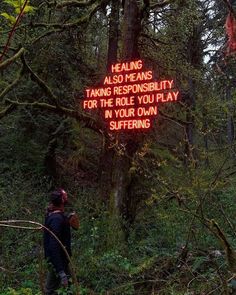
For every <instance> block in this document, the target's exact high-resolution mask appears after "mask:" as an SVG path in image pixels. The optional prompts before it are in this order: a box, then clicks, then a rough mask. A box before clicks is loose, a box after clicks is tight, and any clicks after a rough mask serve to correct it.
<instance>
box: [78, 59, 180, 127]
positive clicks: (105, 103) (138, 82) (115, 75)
mask: <svg viewBox="0 0 236 295" xmlns="http://www.w3.org/2000/svg"><path fill="white" fill-rule="evenodd" d="M178 99H179V91H177V90H176V89H175V88H174V81H173V80H161V81H153V73H152V71H150V70H143V62H142V61H141V60H137V61H131V62H123V63H116V64H113V65H111V74H110V75H108V76H106V77H105V78H104V81H103V85H102V86H101V87H97V88H88V89H86V90H85V98H84V100H83V109H84V110H88V111H93V110H96V109H101V110H102V113H103V117H104V119H105V120H106V121H107V123H108V126H109V129H110V130H112V131H113V130H114V131H115V130H133V129H149V128H150V127H151V126H152V121H153V118H154V117H155V116H157V114H158V104H159V103H166V102H175V101H177V100H178Z"/></svg>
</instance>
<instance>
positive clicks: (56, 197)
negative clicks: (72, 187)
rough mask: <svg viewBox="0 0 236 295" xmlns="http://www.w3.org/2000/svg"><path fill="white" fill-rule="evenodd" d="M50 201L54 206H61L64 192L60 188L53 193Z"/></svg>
mask: <svg viewBox="0 0 236 295" xmlns="http://www.w3.org/2000/svg"><path fill="white" fill-rule="evenodd" d="M50 201H51V203H52V204H53V205H54V206H60V205H61V204H62V203H63V200H62V192H61V190H60V189H59V190H56V191H53V192H52V193H51V198H50Z"/></svg>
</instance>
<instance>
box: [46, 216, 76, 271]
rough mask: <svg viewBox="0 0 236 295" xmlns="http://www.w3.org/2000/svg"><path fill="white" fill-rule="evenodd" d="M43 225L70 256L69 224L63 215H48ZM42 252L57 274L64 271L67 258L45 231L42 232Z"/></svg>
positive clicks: (59, 246)
mask: <svg viewBox="0 0 236 295" xmlns="http://www.w3.org/2000/svg"><path fill="white" fill-rule="evenodd" d="M44 225H45V226H46V227H47V228H48V229H49V230H51V231H52V232H53V233H54V234H55V235H56V236H57V237H58V238H59V240H60V241H61V242H62V244H63V245H64V246H65V248H66V250H67V252H68V254H69V255H70V256H71V233H70V224H69V221H68V218H67V217H66V216H65V215H64V213H62V212H55V213H54V212H50V213H48V214H47V215H46V218H45V224H44ZM44 252H45V258H46V259H47V260H48V261H49V262H51V263H52V265H53V266H54V268H55V270H56V272H57V273H58V272H60V271H65V269H66V268H67V265H68V263H69V261H68V258H67V257H66V254H65V252H64V250H63V249H62V247H61V245H60V244H59V243H58V241H57V240H56V239H55V238H54V237H53V236H52V235H51V234H50V233H49V232H48V231H47V230H44Z"/></svg>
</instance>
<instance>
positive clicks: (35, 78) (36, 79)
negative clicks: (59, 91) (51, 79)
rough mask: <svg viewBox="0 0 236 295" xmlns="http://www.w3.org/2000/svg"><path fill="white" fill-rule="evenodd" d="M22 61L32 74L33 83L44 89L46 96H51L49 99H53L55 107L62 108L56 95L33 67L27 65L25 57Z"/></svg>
mask: <svg viewBox="0 0 236 295" xmlns="http://www.w3.org/2000/svg"><path fill="white" fill-rule="evenodd" d="M21 60H22V62H23V65H24V67H25V68H26V69H27V70H28V72H29V73H30V74H31V79H32V81H34V82H36V83H37V84H38V85H39V86H40V87H41V88H42V90H43V91H44V92H45V93H46V95H47V96H49V98H51V100H52V101H53V103H55V105H56V106H57V107H58V108H60V106H59V104H58V100H57V97H56V96H55V95H54V93H53V92H52V90H51V89H50V87H49V86H48V85H47V84H46V83H45V82H44V81H43V80H42V79H41V78H40V77H39V76H38V75H37V74H36V73H35V72H34V71H33V70H32V69H31V67H30V66H29V65H28V64H27V62H26V60H25V57H24V56H22V57H21Z"/></svg>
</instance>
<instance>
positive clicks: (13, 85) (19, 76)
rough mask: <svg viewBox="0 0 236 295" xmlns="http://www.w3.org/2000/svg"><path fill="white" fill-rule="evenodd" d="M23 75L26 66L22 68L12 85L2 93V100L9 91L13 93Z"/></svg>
mask: <svg viewBox="0 0 236 295" xmlns="http://www.w3.org/2000/svg"><path fill="white" fill-rule="evenodd" d="M23 74H24V66H22V67H21V70H20V72H19V74H18V75H17V77H16V79H15V80H14V81H13V82H12V83H11V84H10V85H8V86H7V87H6V88H5V89H4V90H3V91H2V93H0V99H2V98H3V97H4V96H5V95H6V94H7V93H8V92H9V91H11V90H12V89H13V88H14V87H15V86H16V85H17V84H18V82H19V81H20V79H21V77H22V76H23Z"/></svg>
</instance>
